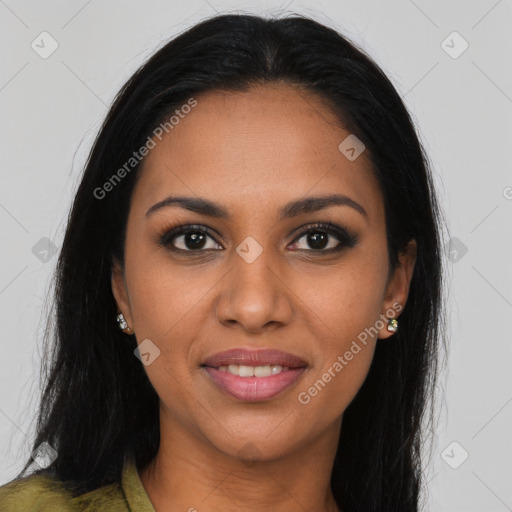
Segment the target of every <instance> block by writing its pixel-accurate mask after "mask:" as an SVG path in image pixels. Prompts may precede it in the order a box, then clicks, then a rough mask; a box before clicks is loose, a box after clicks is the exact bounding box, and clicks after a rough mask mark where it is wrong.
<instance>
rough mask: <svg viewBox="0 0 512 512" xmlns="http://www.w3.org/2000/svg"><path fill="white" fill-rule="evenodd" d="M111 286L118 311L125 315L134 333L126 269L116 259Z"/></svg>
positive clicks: (113, 265)
mask: <svg viewBox="0 0 512 512" xmlns="http://www.w3.org/2000/svg"><path fill="white" fill-rule="evenodd" d="M111 285H112V293H113V294H114V298H115V300H116V304H117V310H118V312H119V313H123V315H124V318H125V320H126V323H127V324H128V327H130V328H131V329H132V331H133V319H132V311H131V307H130V301H129V298H128V292H127V289H126V280H125V276H124V268H123V267H122V265H121V264H120V263H119V262H118V261H117V259H115V258H114V259H113V263H112V268H111Z"/></svg>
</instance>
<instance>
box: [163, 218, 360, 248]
mask: <svg viewBox="0 0 512 512" xmlns="http://www.w3.org/2000/svg"><path fill="white" fill-rule="evenodd" d="M315 232H322V233H326V234H328V235H331V236H334V238H336V239H338V241H339V244H338V245H337V246H336V247H334V248H331V249H298V250H299V251H304V250H305V251H307V252H314V253H317V254H332V253H336V252H340V251H341V250H343V249H344V248H349V247H353V246H354V245H356V244H357V241H358V237H357V236H356V235H355V234H354V233H352V232H351V231H350V230H349V229H347V228H340V227H338V226H336V225H335V224H333V223H332V222H317V223H314V224H312V225H308V226H304V227H303V228H301V229H300V230H299V232H298V233H297V235H296V237H295V238H294V239H293V241H292V244H293V243H296V242H297V241H298V240H300V239H301V238H302V237H303V236H304V235H306V234H308V233H315ZM188 233H202V234H205V235H208V236H209V237H211V238H213V239H214V240H215V237H214V234H213V231H212V230H210V229H209V228H207V227H204V226H201V225H198V224H193V223H185V224H182V225H180V226H177V227H173V228H169V227H168V228H166V229H165V230H164V232H163V234H162V235H160V241H159V243H160V245H161V246H163V247H165V248H167V249H168V250H170V251H172V252H177V253H198V254H199V253H201V252H202V251H212V250H214V251H217V250H220V249H197V250H190V249H189V250H185V249H178V248H176V247H173V246H172V242H173V241H174V239H175V238H176V237H178V236H180V235H184V234H185V235H186V234H188ZM215 243H217V244H218V242H217V240H215ZM219 245H220V244H219Z"/></svg>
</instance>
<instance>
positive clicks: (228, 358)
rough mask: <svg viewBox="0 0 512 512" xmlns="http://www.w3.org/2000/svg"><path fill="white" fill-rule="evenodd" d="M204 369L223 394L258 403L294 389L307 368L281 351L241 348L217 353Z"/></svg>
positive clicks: (298, 360) (206, 361) (301, 362)
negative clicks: (291, 388) (290, 388)
mask: <svg viewBox="0 0 512 512" xmlns="http://www.w3.org/2000/svg"><path fill="white" fill-rule="evenodd" d="M201 366H202V367H203V368H204V370H205V371H206V373H207V374H208V375H209V377H210V379H211V382H212V383H213V384H215V385H216V386H217V387H218V388H220V389H221V390H222V391H223V392H225V393H227V394H228V395H230V396H232V397H234V398H236V399H238V400H242V401H246V402H259V401H263V400H268V399H270V398H273V397H275V396H277V395H278V394H280V393H282V392H283V391H284V390H286V389H288V388H289V387H291V386H292V385H293V384H294V383H295V382H296V381H297V380H298V379H299V377H300V376H301V375H302V374H303V373H304V371H305V370H306V368H307V366H308V365H307V364H306V362H305V361H303V360H302V359H301V358H300V357H298V356H296V355H294V354H289V353H286V352H282V351H280V350H274V349H243V348H240V349H232V350H228V351H225V352H219V353H217V354H214V355H213V356H211V357H208V358H207V359H206V360H205V361H204V363H203V364H202V365H201Z"/></svg>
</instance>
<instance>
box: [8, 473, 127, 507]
mask: <svg viewBox="0 0 512 512" xmlns="http://www.w3.org/2000/svg"><path fill="white" fill-rule="evenodd" d="M28 510H30V511H31V512H50V511H51V512H75V511H80V512H86V511H93V510H116V511H119V512H121V511H124V510H128V509H127V508H126V504H125V500H124V498H123V493H122V490H121V488H120V486H119V484H111V485H106V486H104V487H100V488H99V489H95V490H93V491H90V492H88V493H85V494H81V495H78V496H76V495H73V494H72V492H71V490H70V489H69V487H68V486H67V485H66V484H65V483H64V482H61V481H59V480H56V479H54V478H51V477H48V476H43V475H31V476H29V477H26V478H21V479H17V480H13V481H11V482H9V483H7V484H5V485H3V486H1V487H0V512H22V511H23V512H26V511H28Z"/></svg>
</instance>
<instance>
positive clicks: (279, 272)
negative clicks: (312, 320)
mask: <svg viewBox="0 0 512 512" xmlns="http://www.w3.org/2000/svg"><path fill="white" fill-rule="evenodd" d="M231 259H232V261H231V262H230V263H231V266H230V271H229V272H228V273H227V275H226V276H225V277H224V279H222V281H221V282H220V283H219V284H220V288H219V297H218V298H217V301H216V316H217V320H218V321H219V323H221V324H222V325H224V326H226V327H231V328H233V327H237V328H239V329H240V330H242V331H246V332H250V333H253V334H257V333H262V332H264V331H268V330H272V329H275V328H278V327H279V326H283V325H286V324H288V323H289V322H290V321H291V319H292V317H293V313H294V308H293V292H292V290H291V289H290V287H289V283H287V281H289V277H288V279H287V276H285V275H284V272H283V269H282V268H281V267H282V266H280V265H278V264H277V263H276V261H275V260H272V259H271V258H270V257H268V255H267V252H266V251H263V252H262V253H261V254H260V255H259V256H258V257H257V258H256V259H255V260H254V261H252V262H250V263H249V262H248V261H246V260H245V259H244V258H243V257H241V256H240V255H239V254H238V253H235V252H234V253H233V256H232V258H231Z"/></svg>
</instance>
